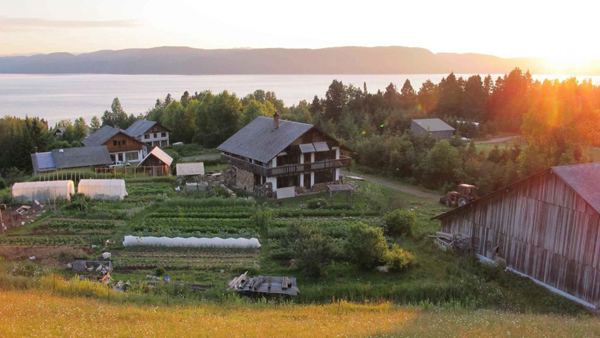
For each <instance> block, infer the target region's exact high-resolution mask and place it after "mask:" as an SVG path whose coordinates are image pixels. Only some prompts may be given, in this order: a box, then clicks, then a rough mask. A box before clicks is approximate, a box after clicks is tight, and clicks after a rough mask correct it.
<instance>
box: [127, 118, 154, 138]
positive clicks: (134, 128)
mask: <svg viewBox="0 0 600 338" xmlns="http://www.w3.org/2000/svg"><path fill="white" fill-rule="evenodd" d="M155 124H156V121H148V120H137V121H135V122H134V123H133V124H132V125H131V126H129V128H127V129H126V130H125V133H126V134H127V135H129V136H131V137H135V138H137V137H139V136H140V135H143V134H144V133H146V132H147V131H148V129H150V128H152V127H153V126H154V125H155Z"/></svg>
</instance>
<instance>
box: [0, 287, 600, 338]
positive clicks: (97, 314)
mask: <svg viewBox="0 0 600 338" xmlns="http://www.w3.org/2000/svg"><path fill="white" fill-rule="evenodd" d="M0 302H1V303H2V304H3V306H2V307H0V336H2V337H6V338H10V337H23V336H26V337H82V336H91V335H94V336H101V337H150V336H155V337H268V336H278V337H381V338H383V337H513V336H517V337H599V336H600V322H599V321H598V320H597V319H596V318H594V317H591V316H584V317H580V318H576V317H564V316H560V315H538V314H514V313H502V312H497V311H491V310H484V311H464V310H452V309H442V308H423V307H421V308H417V307H406V306H396V305H393V304H392V303H389V302H383V303H374V304H352V303H348V302H345V301H339V302H335V303H332V304H327V305H294V304H289V303H285V304H278V305H272V304H266V303H260V302H259V303H254V304H195V305H184V306H172V305H171V306H137V305H130V304H111V303H107V302H104V301H99V300H94V299H80V298H67V297H61V296H57V295H52V294H50V293H48V292H27V293H25V292H18V291H1V292H0Z"/></svg>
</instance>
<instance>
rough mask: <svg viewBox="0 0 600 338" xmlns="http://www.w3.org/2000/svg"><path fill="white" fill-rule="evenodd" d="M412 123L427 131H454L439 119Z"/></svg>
mask: <svg viewBox="0 0 600 338" xmlns="http://www.w3.org/2000/svg"><path fill="white" fill-rule="evenodd" d="M413 122H414V123H416V124H417V125H419V126H420V127H421V128H423V129H425V130H427V131H449V130H452V131H454V128H452V127H451V126H449V125H448V124H447V123H446V122H444V121H442V120H440V119H420V120H413Z"/></svg>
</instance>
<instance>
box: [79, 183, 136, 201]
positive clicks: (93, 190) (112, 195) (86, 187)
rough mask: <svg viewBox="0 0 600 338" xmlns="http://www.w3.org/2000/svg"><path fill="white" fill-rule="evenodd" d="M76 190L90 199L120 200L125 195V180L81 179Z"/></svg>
mask: <svg viewBox="0 0 600 338" xmlns="http://www.w3.org/2000/svg"><path fill="white" fill-rule="evenodd" d="M77 192H78V193H80V194H84V195H85V196H87V197H89V198H91V199H105V200H122V199H123V198H125V196H127V190H125V180H91V179H90V180H81V181H79V186H78V187H77Z"/></svg>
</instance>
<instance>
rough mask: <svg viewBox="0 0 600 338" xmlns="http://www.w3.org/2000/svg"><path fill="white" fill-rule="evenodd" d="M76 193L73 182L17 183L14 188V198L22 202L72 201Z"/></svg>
mask: <svg viewBox="0 0 600 338" xmlns="http://www.w3.org/2000/svg"><path fill="white" fill-rule="evenodd" d="M74 193H75V184H74V183H73V181H45V182H24V183H15V184H14V185H13V187H12V196H13V198H14V199H15V200H17V201H21V202H33V201H38V202H41V203H43V202H44V201H55V200H57V199H65V200H67V201H70V200H71V194H74Z"/></svg>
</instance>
